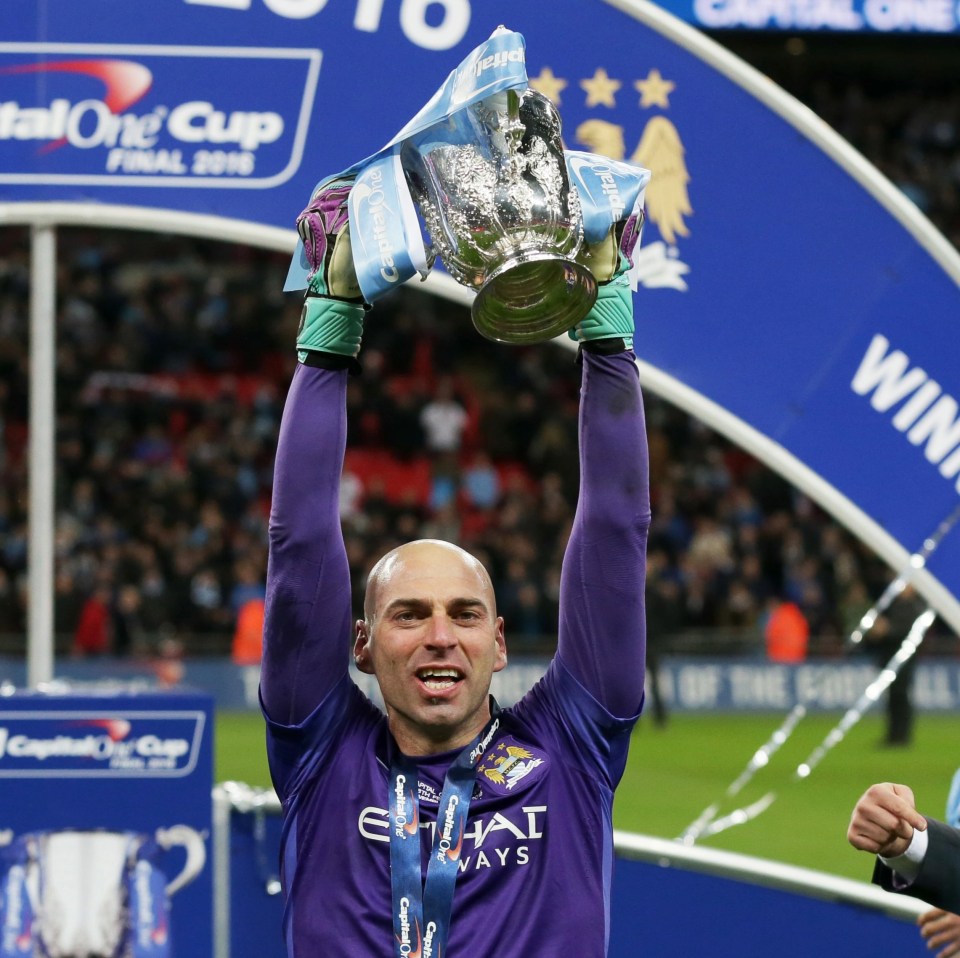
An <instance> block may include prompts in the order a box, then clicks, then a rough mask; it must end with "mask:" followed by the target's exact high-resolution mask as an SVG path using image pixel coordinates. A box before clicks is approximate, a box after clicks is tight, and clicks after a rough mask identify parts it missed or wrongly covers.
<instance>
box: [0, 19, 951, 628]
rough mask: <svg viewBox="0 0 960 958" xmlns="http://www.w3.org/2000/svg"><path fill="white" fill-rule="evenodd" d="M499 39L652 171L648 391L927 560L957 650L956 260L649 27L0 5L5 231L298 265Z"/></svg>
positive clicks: (807, 138) (837, 155) (696, 54)
mask: <svg viewBox="0 0 960 958" xmlns="http://www.w3.org/2000/svg"><path fill="white" fill-rule="evenodd" d="M830 6H832V5H830ZM914 8H916V9H919V7H917V5H916V4H914ZM873 9H875V8H874V6H871V10H873ZM876 9H880V7H876ZM884 9H886V7H884ZM501 24H503V25H505V26H507V27H508V28H509V29H511V30H514V31H517V32H518V33H520V34H522V35H523V37H524V38H525V63H524V64H523V66H524V68H525V70H526V74H527V77H528V81H529V84H530V86H531V87H533V88H534V89H537V90H538V91H539V92H541V93H544V94H545V95H547V96H548V97H550V99H552V100H553V101H554V103H555V104H556V105H557V107H558V109H559V111H560V114H561V117H562V120H563V124H564V140H565V145H566V146H567V147H568V148H569V149H579V150H584V151H587V152H591V153H596V154H601V155H603V156H606V157H609V158H610V159H613V160H617V161H627V162H630V163H635V164H638V165H639V166H642V167H645V168H647V169H649V170H651V171H652V174H653V176H652V180H651V182H650V185H649V186H648V187H647V191H646V212H647V221H646V225H645V228H644V233H643V241H642V245H641V247H640V251H639V254H638V256H637V263H636V266H635V278H636V280H637V282H638V283H639V287H640V288H639V290H638V292H637V294H636V311H637V316H638V333H637V337H636V340H635V342H636V346H637V351H638V355H639V356H640V358H641V371H642V374H643V379H644V383H645V386H646V387H647V388H648V389H651V390H653V391H655V392H658V393H660V394H661V395H663V396H665V397H666V398H667V399H669V400H671V401H673V402H675V403H677V404H678V405H680V406H682V407H683V408H685V409H687V410H688V411H690V412H692V413H693V414H695V415H697V416H698V417H699V418H701V419H702V420H704V421H705V422H707V423H708V424H709V425H711V426H713V427H714V428H716V429H718V430H719V431H721V432H723V433H724V434H726V435H728V436H729V437H731V438H732V439H733V440H734V441H735V442H737V443H739V444H740V445H741V446H743V447H744V448H746V449H747V450H749V451H750V452H752V453H753V454H755V455H756V456H758V457H759V458H761V459H763V460H764V461H765V462H767V463H768V464H770V465H771V466H772V467H773V468H775V469H777V470H778V471H779V472H781V473H782V474H784V475H786V476H787V477H788V478H789V479H790V480H791V481H792V482H793V483H794V484H795V485H797V486H798V487H800V488H801V489H802V490H804V491H805V492H806V493H808V494H809V495H810V496H811V497H812V498H814V499H815V500H816V501H817V502H819V503H820V504H821V505H822V506H823V507H824V508H826V509H827V510H828V511H830V512H831V513H832V514H833V515H834V516H836V517H837V518H838V519H839V520H840V521H841V522H843V523H844V524H845V525H846V526H847V527H848V528H850V529H851V530H852V531H854V532H855V533H856V534H857V535H858V536H859V537H860V538H861V539H863V540H864V541H865V542H867V543H868V544H869V545H870V546H871V548H872V549H873V550H874V551H875V552H876V553H877V554H879V555H880V556H881V557H882V558H884V559H885V560H886V561H887V562H888V564H889V565H891V566H892V567H893V568H895V569H896V570H898V571H899V570H901V569H905V568H907V567H908V566H910V565H911V562H910V560H911V556H914V555H916V554H917V553H918V552H920V551H921V550H923V549H924V548H925V543H929V542H931V541H934V542H935V545H936V548H935V549H933V550H928V551H927V552H926V553H925V554H924V555H923V561H922V562H916V561H914V562H913V563H912V565H913V566H916V567H917V569H916V572H915V576H916V583H917V587H918V589H919V591H920V592H921V593H922V594H923V595H924V596H925V597H926V598H927V599H928V600H929V601H930V602H931V604H933V605H934V606H935V608H936V609H937V611H938V612H939V613H940V614H941V615H942V616H943V617H944V618H945V619H947V620H948V621H949V622H950V624H951V625H952V626H953V627H954V628H955V629H960V600H958V583H960V534H957V533H953V532H952V525H950V521H951V517H952V518H955V517H956V510H957V509H958V507H960V498H958V493H960V337H957V336H956V334H955V327H956V317H957V316H958V315H960V254H958V253H957V251H956V250H955V249H954V248H953V247H952V246H950V244H949V243H948V242H947V241H946V239H945V238H944V237H943V236H942V235H940V234H939V233H937V232H936V230H934V228H933V227H932V226H931V224H930V223H929V221H927V220H926V219H925V217H924V216H923V215H922V214H921V213H920V212H919V210H918V209H917V208H916V207H915V206H914V205H913V204H911V203H910V202H909V201H908V200H907V199H906V198H905V197H904V196H903V195H902V194H901V193H900V192H899V191H898V190H896V189H895V188H894V187H893V186H892V184H890V183H889V182H888V181H887V180H885V179H884V178H883V177H882V176H881V175H880V174H879V173H878V172H877V171H876V169H874V168H873V167H872V166H870V165H869V164H868V163H867V162H866V161H865V160H864V159H863V158H862V157H861V156H860V155H859V154H857V153H856V152H855V151H853V150H852V148H850V147H849V146H848V145H847V144H846V143H845V142H844V141H842V140H841V139H840V137H839V136H837V135H836V134H835V133H834V132H833V131H831V130H830V129H829V128H828V127H827V126H826V125H825V124H823V123H822V122H821V121H820V120H819V119H818V118H817V117H816V116H815V115H814V114H813V113H812V112H810V111H809V110H807V109H806V108H804V107H802V106H801V105H800V104H799V103H797V102H796V101H794V100H793V99H791V98H790V97H789V96H787V95H786V94H785V93H783V91H781V90H779V89H778V88H777V87H775V86H774V85H773V84H772V83H770V82H769V81H768V80H766V79H765V78H764V77H762V76H761V75H760V74H758V73H757V72H756V71H754V70H752V69H751V68H750V67H748V66H747V65H746V64H744V63H743V62H742V61H739V60H737V59H736V58H735V57H733V56H732V55H731V54H729V53H728V52H727V51H725V50H723V49H722V48H721V47H720V46H718V45H717V44H715V43H713V42H711V41H710V40H709V39H708V38H706V37H705V36H704V35H702V34H700V33H698V32H697V31H695V30H694V29H692V28H691V27H689V26H688V25H687V24H685V23H683V22H682V21H680V20H679V19H677V18H675V17H673V16H671V15H670V14H668V13H666V12H665V11H664V10H663V9H662V8H660V7H656V6H654V5H652V4H650V3H646V2H644V0H528V2H527V3H524V4H522V5H517V4H514V3H507V2H505V0H484V3H482V4H480V3H478V2H476V0H443V2H430V3H428V2H425V0H401V2H399V3H395V4H385V3H383V2H382V0H340V2H327V0H156V2H154V3H152V4H150V6H149V18H146V17H145V16H144V7H143V5H141V4H130V3H126V2H124V0H45V2H44V3H42V4H35V3H32V2H30V3H27V2H24V0H12V2H9V3H6V4H4V5H3V6H2V7H0V27H2V30H0V36H2V37H3V38H4V41H3V43H0V223H4V222H7V223H12V222H32V221H34V220H35V219H36V218H37V217H43V218H45V222H50V221H54V222H82V223H84V224H87V223H89V222H91V221H96V222H98V223H100V224H102V225H104V226H108V225H118V224H120V225H124V226H136V227H140V228H147V229H149V228H157V229H173V228H176V229H179V230H182V231H184V232H195V233H198V234H202V235H208V236H217V237H221V238H223V239H225V240H248V241H254V242H261V243H262V244H263V245H269V246H271V247H272V248H275V249H282V250H284V251H289V252H292V251H293V249H294V245H295V233H294V232H293V230H292V227H293V224H294V221H295V218H296V216H297V214H298V213H299V212H300V210H301V209H302V208H303V207H304V205H305V204H306V202H307V199H308V197H309V194H310V192H311V191H312V189H313V187H314V185H315V184H316V183H317V182H318V180H320V179H321V178H323V177H324V176H327V175H330V174H332V173H336V172H338V171H340V170H344V169H347V168H348V167H350V166H351V165H352V164H354V163H357V162H358V161H360V160H361V159H362V158H364V157H369V156H371V155H372V154H374V153H375V152H376V151H378V150H380V149H381V148H382V147H383V146H384V144H386V143H389V142H390V141H391V139H392V138H393V137H394V136H395V135H396V134H397V132H398V131H400V130H402V129H403V128H404V126H405V124H406V123H407V122H408V121H409V120H410V119H411V118H412V117H415V116H417V115H418V113H419V112H420V111H421V110H422V109H423V107H424V105H425V104H427V103H428V102H429V101H430V98H431V97H432V96H433V94H434V93H435V91H436V90H437V89H438V86H439V85H440V84H441V83H442V82H443V80H444V78H445V77H446V76H447V75H448V74H449V72H450V71H451V70H452V69H453V68H454V67H456V66H457V65H458V64H459V63H461V62H462V61H463V60H464V59H465V58H466V56H467V55H468V54H469V53H470V52H471V51H472V50H474V49H476V48H477V47H478V46H479V45H480V44H482V43H483V42H485V41H486V40H487V39H488V38H489V37H490V35H491V34H492V33H493V31H494V30H495V29H496V28H497V27H498V26H499V25H501ZM71 217H73V219H71ZM437 269H439V267H437ZM945 523H947V524H948V529H947V534H946V535H944V536H943V537H942V538H941V537H940V535H939V532H938V530H942V529H943V528H944V524H945ZM921 566H922V568H920V567H921Z"/></svg>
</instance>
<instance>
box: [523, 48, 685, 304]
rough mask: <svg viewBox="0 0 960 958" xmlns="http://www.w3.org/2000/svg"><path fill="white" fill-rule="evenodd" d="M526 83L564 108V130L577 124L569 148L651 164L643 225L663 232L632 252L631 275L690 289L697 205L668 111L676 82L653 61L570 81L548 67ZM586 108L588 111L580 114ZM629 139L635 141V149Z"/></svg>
mask: <svg viewBox="0 0 960 958" xmlns="http://www.w3.org/2000/svg"><path fill="white" fill-rule="evenodd" d="M529 82H530V86H531V87H532V88H533V89H534V90H537V91H538V92H539V93H542V94H543V95H544V96H546V97H547V98H548V99H550V100H551V101H552V102H553V103H554V105H555V106H557V108H558V109H559V110H560V113H561V115H562V116H563V117H564V131H565V132H566V131H568V130H570V129H572V130H573V138H574V139H575V140H576V143H569V142H568V143H567V144H566V146H567V148H568V149H574V148H576V149H580V148H583V149H586V150H589V151H590V152H592V153H598V154H600V155H601V156H607V157H609V158H610V159H611V160H618V161H627V162H629V163H635V164H636V165H638V166H642V167H644V168H645V169H648V170H650V172H651V174H652V177H651V180H650V183H649V185H648V186H647V188H646V199H645V210H646V223H647V225H646V230H647V231H649V229H650V227H651V226H653V227H655V228H656V230H657V232H658V233H659V236H658V237H657V238H651V237H650V235H649V232H647V234H646V235H645V236H644V238H643V242H642V244H641V245H640V246H638V247H637V249H636V252H635V254H634V259H635V263H634V268H633V270H632V277H633V278H634V279H635V280H636V282H637V284H638V285H639V286H644V287H646V288H648V289H675V290H678V291H679V292H685V291H686V289H687V279H686V278H685V277H686V276H687V275H688V274H689V273H690V266H689V265H688V264H687V263H686V262H684V260H683V256H682V243H683V241H684V240H685V239H686V238H687V237H689V236H690V225H689V219H690V217H692V216H693V207H692V206H691V203H690V194H689V189H688V188H689V184H690V172H689V170H688V168H687V163H686V155H685V154H686V151H685V148H684V144H683V139H682V137H681V135H680V131H679V130H678V129H677V127H676V125H675V124H674V123H673V121H672V120H671V119H670V117H669V116H668V113H669V110H670V97H671V95H672V94H674V93H675V92H676V87H677V85H676V83H674V82H673V81H672V80H670V79H669V78H667V77H664V76H662V75H661V73H660V70H658V69H656V68H655V67H654V68H650V69H649V70H648V71H647V73H646V75H645V76H640V77H637V78H634V79H630V80H620V79H615V78H613V77H611V76H610V75H609V74H608V73H607V71H606V70H605V69H603V68H602V67H600V68H597V69H596V70H595V71H594V73H593V76H590V77H584V78H572V77H571V78H569V79H568V78H566V77H561V76H557V75H555V74H554V72H553V69H552V68H551V67H549V66H544V67H542V68H541V70H540V72H539V74H538V75H537V76H533V75H531V76H530V80H529ZM583 111H586V112H587V114H588V116H587V118H586V119H579V118H580V116H581V114H582V112H583ZM567 113H569V114H570V116H569V117H568V116H567ZM571 120H572V121H573V122H572V123H571V122H570V121H571ZM577 120H579V122H577ZM566 135H567V136H568V137H569V134H568V133H567V134H566ZM628 143H633V144H634V146H633V149H632V151H631V150H628Z"/></svg>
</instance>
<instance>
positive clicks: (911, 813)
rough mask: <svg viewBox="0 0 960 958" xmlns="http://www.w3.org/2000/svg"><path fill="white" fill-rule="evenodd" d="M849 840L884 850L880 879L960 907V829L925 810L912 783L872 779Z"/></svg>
mask: <svg viewBox="0 0 960 958" xmlns="http://www.w3.org/2000/svg"><path fill="white" fill-rule="evenodd" d="M847 840H848V841H849V842H850V844H851V845H853V847H854V848H858V849H860V850H861V851H865V852H871V853H872V854H874V855H877V856H878V858H877V863H876V866H875V868H874V872H873V881H874V883H875V884H877V885H880V886H881V887H882V888H885V889H887V890H888V891H894V892H900V893H902V894H905V895H911V896H913V897H915V898H920V899H922V900H923V901H926V902H929V903H930V904H931V905H934V906H936V907H937V908H942V909H944V910H945V911H950V912H958V911H960V829H956V828H951V827H950V826H949V825H945V824H944V823H943V822H938V821H936V820H935V819H932V818H925V817H924V816H923V815H921V814H920V813H919V812H918V811H917V806H916V801H915V800H914V797H913V792H912V791H911V790H910V789H909V788H908V787H907V786H906V785H895V784H893V783H891V782H882V783H880V784H877V785H871V786H870V788H868V789H867V791H866V792H864V794H863V795H862V796H861V798H860V800H859V801H858V802H857V804H856V806H855V807H854V809H853V815H852V816H851V818H850V827H849V828H848V829H847Z"/></svg>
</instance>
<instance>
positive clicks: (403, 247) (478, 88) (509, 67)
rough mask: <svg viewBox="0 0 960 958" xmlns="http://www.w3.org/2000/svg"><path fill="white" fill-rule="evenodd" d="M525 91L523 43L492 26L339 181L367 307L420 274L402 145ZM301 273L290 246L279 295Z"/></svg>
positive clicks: (301, 256)
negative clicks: (345, 185) (482, 104)
mask: <svg viewBox="0 0 960 958" xmlns="http://www.w3.org/2000/svg"><path fill="white" fill-rule="evenodd" d="M526 85H527V68H526V46H525V43H524V39H523V37H522V36H521V35H520V34H519V33H515V32H514V31H512V30H507V29H506V28H504V27H498V28H497V29H496V30H495V31H494V32H493V33H492V34H491V36H490V38H489V39H488V40H487V41H486V42H485V43H482V44H480V46H478V47H476V48H475V49H474V50H473V52H472V53H470V54H469V55H468V56H467V57H466V58H465V59H464V60H463V62H462V63H461V64H460V65H459V66H458V67H457V68H456V69H455V70H453V71H452V72H451V73H450V75H449V76H448V77H447V79H446V80H445V81H444V83H443V85H442V86H441V87H440V89H439V90H437V92H436V93H435V94H434V95H433V97H431V99H430V101H429V102H428V103H427V104H426V106H424V107H423V109H422V110H421V111H420V112H419V113H418V114H417V115H416V116H415V117H414V118H413V119H412V120H410V121H409V122H408V123H407V124H406V126H404V127H403V129H402V130H400V132H399V133H398V134H397V135H396V136H395V137H394V138H393V139H392V140H391V141H390V142H389V143H388V144H387V145H386V146H385V147H383V149H381V150H378V151H377V152H376V153H374V154H373V155H372V156H369V157H367V158H366V159H365V160H361V161H360V162H359V163H355V164H354V165H353V166H351V167H349V168H348V169H346V170H344V171H343V173H341V174H340V177H351V176H354V177H356V185H355V186H354V188H353V190H352V191H351V194H350V199H349V202H348V209H349V217H350V231H351V239H352V241H353V242H352V247H353V258H354V267H355V268H356V271H357V279H358V280H359V282H360V289H361V291H362V292H363V295H364V298H365V299H366V300H367V302H373V301H374V300H375V299H377V298H378V297H380V296H382V295H384V293H387V292H389V291H390V290H392V289H395V288H396V287H397V286H399V285H401V284H402V283H404V282H406V281H407V280H408V279H411V278H412V277H413V276H415V275H416V274H417V273H419V274H420V276H421V278H425V277H426V275H427V272H428V266H427V263H426V252H425V249H424V244H423V236H422V233H421V231H420V224H419V221H418V219H417V215H416V211H415V208H414V204H413V199H412V197H411V196H410V191H409V189H408V187H407V184H406V180H405V178H404V176H403V171H402V169H401V167H400V161H399V156H400V150H401V149H402V147H403V144H404V143H405V142H406V141H407V140H409V139H411V138H412V137H414V136H416V135H417V134H419V133H423V132H424V131H425V130H428V129H429V128H430V127H436V126H438V125H439V124H443V123H445V122H447V121H448V120H449V119H450V118H451V117H452V116H453V115H454V114H457V113H459V112H460V111H462V110H465V109H466V108H467V107H469V106H471V105H472V104H474V103H476V102H478V101H479V100H483V99H485V98H486V97H488V96H492V95H493V94H495V93H500V92H502V91H504V90H508V89H516V88H521V87H525V86H526ZM318 185H319V184H318ZM358 188H359V195H357V194H358ZM388 261H389V262H388ZM309 272H310V264H309V263H308V262H307V257H306V251H305V250H304V248H303V243H302V242H298V243H297V248H296V250H295V252H294V255H293V261H292V262H291V264H290V269H289V271H288V273H287V280H286V283H285V284H284V287H283V288H284V290H286V291H290V290H296V289H305V288H306V286H307V277H308V274H309Z"/></svg>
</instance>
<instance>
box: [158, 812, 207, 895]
mask: <svg viewBox="0 0 960 958" xmlns="http://www.w3.org/2000/svg"><path fill="white" fill-rule="evenodd" d="M156 837H157V844H158V845H159V846H160V847H161V848H163V849H169V848H173V847H174V846H175V845H182V846H183V847H184V848H185V849H186V851H187V863H186V864H185V865H184V866H183V869H182V870H181V872H180V874H179V875H177V877H176V878H174V879H173V881H171V882H169V883H168V884H167V895H168V896H171V895H174V894H176V893H177V892H178V891H180V889H181V888H183V886H184V885H188V884H189V883H190V882H192V881H193V880H194V878H196V877H197V875H199V874H200V872H201V871H203V866H204V865H205V864H206V861H207V849H206V846H205V845H204V842H203V836H202V835H200V833H199V832H198V831H196V829H193V828H191V827H190V826H189V825H172V826H171V827H170V828H159V829H157V836H156Z"/></svg>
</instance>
